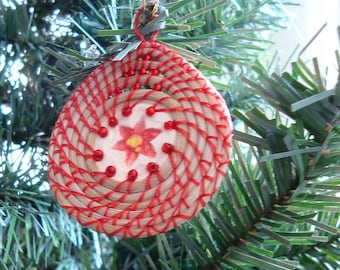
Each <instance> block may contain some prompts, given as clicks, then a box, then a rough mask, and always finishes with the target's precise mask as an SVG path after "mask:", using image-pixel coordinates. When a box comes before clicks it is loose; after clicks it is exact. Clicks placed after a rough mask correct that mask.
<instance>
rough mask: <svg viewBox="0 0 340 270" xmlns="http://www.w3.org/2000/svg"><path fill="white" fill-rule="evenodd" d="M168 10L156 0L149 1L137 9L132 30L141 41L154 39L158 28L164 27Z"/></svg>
mask: <svg viewBox="0 0 340 270" xmlns="http://www.w3.org/2000/svg"><path fill="white" fill-rule="evenodd" d="M167 16H168V10H167V9H166V8H165V7H163V6H161V5H160V4H159V2H158V1H149V2H148V3H146V4H143V5H142V6H141V7H140V8H139V9H138V10H137V11H136V17H135V21H134V24H133V30H134V32H135V34H136V35H137V37H138V38H139V39H140V40H141V41H145V40H151V41H155V40H156V37H157V35H158V33H159V30H160V29H163V28H165V18H166V17H167Z"/></svg>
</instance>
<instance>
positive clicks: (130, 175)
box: [127, 169, 138, 181]
mask: <svg viewBox="0 0 340 270" xmlns="http://www.w3.org/2000/svg"><path fill="white" fill-rule="evenodd" d="M137 176H138V172H137V171H136V170H133V169H132V170H130V171H129V173H128V178H127V180H129V181H135V180H136V179H137Z"/></svg>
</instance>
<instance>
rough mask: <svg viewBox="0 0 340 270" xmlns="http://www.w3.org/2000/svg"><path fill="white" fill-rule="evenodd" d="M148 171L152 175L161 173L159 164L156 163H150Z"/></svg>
mask: <svg viewBox="0 0 340 270" xmlns="http://www.w3.org/2000/svg"><path fill="white" fill-rule="evenodd" d="M146 169H147V170H148V171H149V172H150V173H157V172H158V171H159V166H158V164H157V163H155V162H149V163H148V164H147V165H146Z"/></svg>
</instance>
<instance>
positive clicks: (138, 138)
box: [113, 119, 161, 166]
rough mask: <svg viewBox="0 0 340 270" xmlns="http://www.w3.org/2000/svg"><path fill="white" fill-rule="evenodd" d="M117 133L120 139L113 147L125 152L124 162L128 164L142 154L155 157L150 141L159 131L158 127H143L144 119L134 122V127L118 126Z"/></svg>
mask: <svg viewBox="0 0 340 270" xmlns="http://www.w3.org/2000/svg"><path fill="white" fill-rule="evenodd" d="M119 133H120V136H121V137H122V139H121V140H120V141H118V142H117V143H116V144H115V145H114V146H113V149H115V150H119V151H125V152H126V159H125V162H126V164H127V165H128V166H130V165H131V164H132V163H133V162H134V161H135V160H136V159H137V158H138V156H139V154H142V155H144V156H147V157H155V156H156V151H155V149H154V147H153V145H152V144H151V143H150V142H151V141H152V140H153V139H155V138H156V137H157V136H158V135H159V134H160V133H161V130H160V129H156V128H147V129H145V122H144V119H141V120H140V121H139V122H137V123H136V125H135V126H134V128H130V127H126V126H120V127H119Z"/></svg>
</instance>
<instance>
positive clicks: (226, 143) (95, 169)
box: [48, 41, 231, 237]
mask: <svg viewBox="0 0 340 270" xmlns="http://www.w3.org/2000/svg"><path fill="white" fill-rule="evenodd" d="M156 71H157V72H156ZM144 103H146V104H147V106H145V110H144V115H145V116H143V118H144V120H145V121H146V124H147V125H148V128H149V129H150V128H152V127H153V123H154V122H153V121H156V119H158V118H157V114H160V113H166V114H167V115H169V117H171V119H168V120H167V121H165V122H164V123H162V124H161V125H159V126H158V128H160V129H161V133H160V134H159V135H158V136H157V139H159V140H161V141H162V144H161V145H160V146H159V147H158V148H157V149H156V150H154V149H153V148H151V146H150V145H149V144H152V147H155V146H154V145H153V142H154V141H156V136H155V134H153V135H152V136H151V135H150V136H151V137H149V138H148V139H149V142H148V144H144V145H143V139H144V140H146V139H145V138H142V136H139V137H138V136H137V135H138V134H137V135H135V136H132V135H133V134H132V135H131V137H129V136H127V135H126V140H127V142H126V147H127V150H126V151H125V152H126V153H127V154H129V155H132V156H133V155H135V156H133V158H131V160H132V161H133V162H134V161H135V160H136V159H137V158H140V159H137V160H138V162H142V161H143V159H144V158H145V164H144V165H143V170H144V171H143V170H142V169H140V171H138V169H135V167H134V163H133V162H131V163H132V165H131V166H130V168H129V169H127V170H126V171H122V169H121V166H119V164H120V163H122V162H123V161H124V159H123V161H121V160H117V157H116V156H109V157H108V155H110V151H111V150H110V149H109V150H107V149H97V148H96V145H95V142H97V141H98V140H110V138H111V137H110V136H118V135H119V132H117V130H118V128H119V125H120V123H121V121H124V118H126V119H129V117H131V116H130V114H129V113H127V111H125V114H124V113H123V114H122V112H121V110H122V108H129V110H131V111H132V113H133V111H134V110H136V109H138V108H139V107H138V106H142V105H143V104H144ZM148 108H152V109H148ZM134 125H135V124H131V128H133V127H134ZM164 126H165V127H164ZM151 131H153V132H155V131H154V130H153V129H151ZM168 132H173V134H175V135H174V136H175V138H176V139H175V142H167V138H168V134H169V133H168ZM117 134H118V135H117ZM141 134H142V133H141ZM143 134H144V133H143ZM145 134H146V135H144V136H149V135H147V133H145ZM153 140H154V141H153ZM230 140H231V123H230V116H229V113H228V111H227V108H226V106H225V103H224V101H223V99H222V98H221V97H220V95H219V94H218V93H217V91H216V90H215V89H214V88H213V87H212V86H211V84H210V83H209V82H208V81H207V80H206V79H205V78H204V77H203V76H202V74H201V73H200V72H199V71H198V70H197V69H196V68H195V67H194V66H193V65H191V64H190V63H189V62H187V61H186V60H185V59H184V58H183V57H181V56H179V55H177V54H176V53H175V52H173V51H171V50H169V49H168V48H167V47H165V46H164V45H162V44H158V43H157V42H153V41H143V42H142V43H141V45H140V46H139V47H138V49H137V50H136V51H133V52H130V53H129V54H128V55H127V56H126V57H125V58H124V59H122V60H121V61H107V62H105V63H104V64H102V65H101V66H99V67H98V68H97V69H95V70H94V71H93V73H92V74H90V75H89V76H88V77H87V78H86V79H85V80H84V81H83V82H82V83H81V84H80V86H79V87H78V88H77V89H76V90H75V91H74V92H73V94H72V95H71V97H70V98H69V100H68V101H67V103H66V104H65V106H64V108H63V110H62V111H61V113H60V115H59V118H58V120H57V123H56V125H55V127H54V130H53V133H52V136H51V141H50V146H49V154H48V157H49V162H48V164H49V169H48V174H49V179H50V183H51V190H52V192H53V194H54V196H55V198H56V200H57V201H58V202H59V204H60V205H61V206H62V207H63V208H64V209H65V210H66V212H67V213H68V215H70V216H71V217H73V218H75V219H76V220H77V221H78V222H79V223H80V224H82V225H83V226H87V227H90V228H92V229H94V230H96V231H98V232H104V233H106V234H108V235H118V236H122V237H145V236H151V235H154V234H158V233H164V232H166V231H168V230H170V229H172V228H175V227H177V226H179V225H180V224H181V223H183V222H185V221H186V220H188V219H190V218H192V217H193V216H195V214H196V213H197V212H198V211H199V210H200V209H201V208H202V207H204V206H205V204H206V203H207V202H208V201H209V200H210V199H211V197H212V196H213V194H214V193H215V192H216V191H217V189H218V187H219V185H220V183H221V181H222V179H223V177H224V174H225V172H226V169H227V165H228V162H229V159H230V156H229V149H230V145H231V143H230ZM109 143H111V142H109ZM115 143H116V142H112V143H111V144H112V146H113V145H114V144H115ZM122 143H124V142H122ZM162 145H163V149H162ZM164 145H166V146H164ZM129 147H130V148H129ZM141 147H147V149H146V150H145V149H144V152H146V153H149V156H147V157H145V156H144V155H142V154H140V153H141V152H138V151H141V149H142V148H141ZM129 149H130V150H129ZM101 151H102V152H101ZM112 151H113V150H112ZM129 151H130V152H131V153H130V152H129ZM133 151H135V152H136V154H135V153H134V152H133ZM155 151H157V155H158V153H161V154H159V155H164V156H161V157H162V158H163V157H164V158H163V160H165V161H163V162H162V163H161V164H160V163H159V162H160V161H159V160H158V159H155V160H152V157H153V156H155V153H154V152H155ZM125 152H124V153H125ZM137 152H138V153H137ZM124 153H123V154H124ZM102 154H103V159H104V160H109V162H112V164H111V163H110V164H105V166H104V165H103V169H102V170H100V169H99V168H100V166H99V165H100V164H101V162H103V161H102V160H101V159H102ZM137 154H139V155H137ZM117 164H118V165H117ZM119 175H121V176H119ZM122 175H123V176H122Z"/></svg>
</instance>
